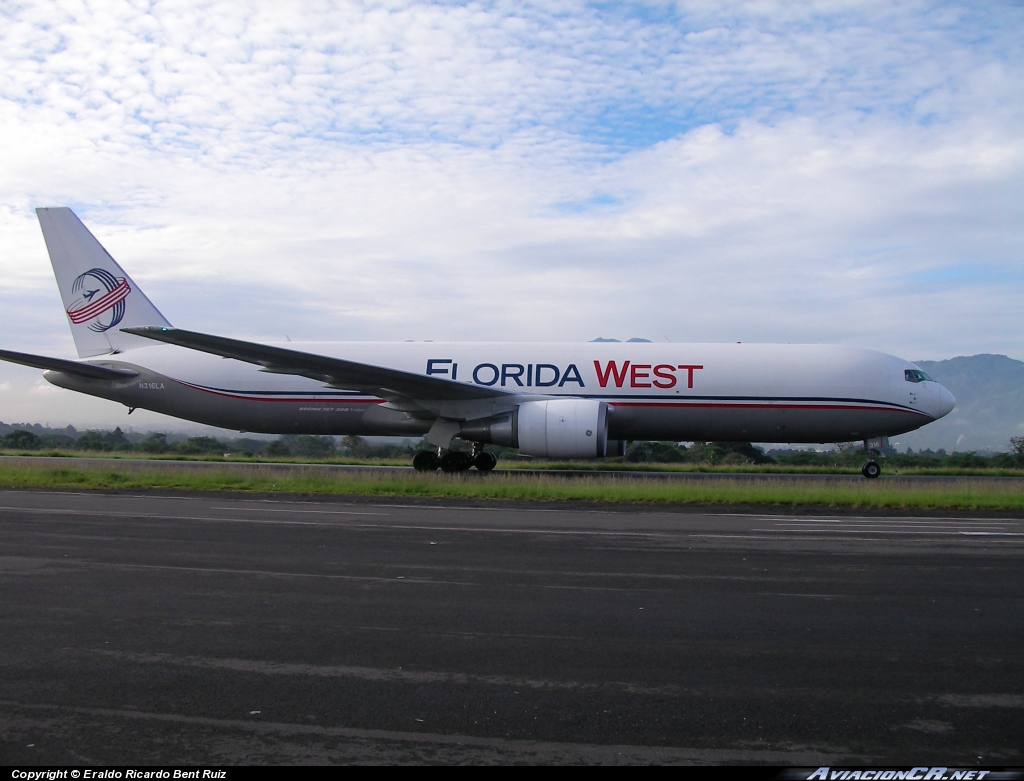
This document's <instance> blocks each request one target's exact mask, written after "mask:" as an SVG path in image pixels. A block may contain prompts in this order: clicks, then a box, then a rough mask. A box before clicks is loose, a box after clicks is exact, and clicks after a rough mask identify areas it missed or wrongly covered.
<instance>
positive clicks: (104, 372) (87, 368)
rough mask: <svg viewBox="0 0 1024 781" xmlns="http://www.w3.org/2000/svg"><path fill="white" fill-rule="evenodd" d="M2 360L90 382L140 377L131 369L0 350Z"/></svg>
mask: <svg viewBox="0 0 1024 781" xmlns="http://www.w3.org/2000/svg"><path fill="white" fill-rule="evenodd" d="M0 360H3V361H10V362H11V363H20V364H21V365H22V366H32V367H33V368H36V369H51V370H53V371H57V372H63V373H64V374H77V375H78V376H79V377H88V378H89V379H90V380H124V379H127V378H128V377H135V376H136V375H138V372H136V371H132V370H131V369H114V368H111V367H109V366H96V365H94V364H91V363H79V362H78V361H67V360H64V359H63V358H47V357H46V356H45V355H30V354H29V353H16V352H11V351H10V350H0Z"/></svg>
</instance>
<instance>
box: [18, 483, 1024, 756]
mask: <svg viewBox="0 0 1024 781" xmlns="http://www.w3.org/2000/svg"><path fill="white" fill-rule="evenodd" d="M0 541H2V548H0V588H2V591H0V593H2V595H3V598H2V600H0V665H2V670H3V674H2V677H0V762H2V763H5V764H28V763H32V764H54V763H60V764H69V763H70V764H77V763H83V764H89V763H92V764H132V763H137V764H142V763H144V764H208V765H209V764H218V765H225V766H226V765H234V764H283V763H288V764H303V763H308V764H327V763H471V764H497V763H502V764H504V763H562V764H567V763H585V764H641V763H680V764H686V763H698V764H714V763H751V764H771V765H790V766H808V765H810V766H818V765H821V764H828V765H839V764H843V763H846V764H865V763H866V764H873V765H874V764H883V763H888V764H899V765H903V764H907V765H922V764H946V765H950V766H953V765H974V764H983V765H1021V764H1024V758H1022V749H1024V741H1022V739H1021V736H1022V735H1024V567H1022V566H1021V565H1022V559H1024V519H1021V518H1016V517H1008V516H1006V515H1005V514H1004V515H1003V516H1001V517H995V516H972V515H971V514H969V513H968V514H965V513H960V514H955V515H943V514H941V513H937V514H934V515H932V516H920V515H918V516H914V517H902V516H898V515H892V514H890V515H886V516H875V515H854V514H850V513H846V514H842V515H830V514H827V513H822V512H818V511H805V512H803V513H801V514H799V515H788V514H780V513H777V512H768V513H762V512H758V511H756V510H755V511H748V510H743V509H736V510H734V511H733V512H729V511H724V512H723V511H719V510H716V511H708V510H701V509H699V508H696V509H695V508H674V507H669V508H664V507H662V508H657V509H652V508H639V509H637V508H631V509H608V508H599V507H596V506H591V507H588V506H582V505H559V506H553V505H552V506H546V505H536V504H529V503H490V504H488V503H478V504H476V505H475V506H471V505H469V504H467V503H465V502H458V501H453V502H446V503H436V502H434V503H432V502H426V501H420V502H412V501H410V502H394V501H391V502H388V501H380V500H369V499H367V500H351V499H331V498H327V499H318V500H303V499H300V498H287V497H285V498H281V497H265V498H251V497H249V498H244V497H243V498H240V497H238V496H234V495H228V494H191V495H190V494H178V495H170V494H157V493H120V494H117V493H99V492H83V493H71V492H18V491H4V492H0Z"/></svg>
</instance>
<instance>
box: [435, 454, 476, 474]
mask: <svg viewBox="0 0 1024 781" xmlns="http://www.w3.org/2000/svg"><path fill="white" fill-rule="evenodd" d="M472 465H473V464H472V461H471V460H470V458H469V453H463V452H461V451H459V450H449V451H447V452H446V453H445V454H444V455H442V456H441V471H442V472H448V473H452V472H465V471H466V470H467V469H469V468H470V467H471V466H472Z"/></svg>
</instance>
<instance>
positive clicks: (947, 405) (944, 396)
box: [935, 385, 956, 420]
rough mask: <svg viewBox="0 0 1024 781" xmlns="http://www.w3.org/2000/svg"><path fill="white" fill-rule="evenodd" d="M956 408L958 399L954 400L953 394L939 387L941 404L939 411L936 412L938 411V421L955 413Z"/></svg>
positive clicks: (936, 416)
mask: <svg viewBox="0 0 1024 781" xmlns="http://www.w3.org/2000/svg"><path fill="white" fill-rule="evenodd" d="M955 406H956V399H955V398H953V394H952V393H950V392H949V391H948V390H946V389H945V388H944V387H943V386H941V385H940V386H939V403H938V407H937V409H936V410H935V411H936V415H935V418H936V420H937V419H938V418H944V417H946V415H948V414H949V413H950V412H952V411H953V407H955Z"/></svg>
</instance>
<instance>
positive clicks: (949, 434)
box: [892, 355, 1024, 453]
mask: <svg viewBox="0 0 1024 781" xmlns="http://www.w3.org/2000/svg"><path fill="white" fill-rule="evenodd" d="M915 363H916V364H917V365H918V366H920V367H921V368H922V369H923V370H924V371H926V372H928V374H929V375H931V377H932V378H933V379H934V380H935V381H936V382H939V383H942V384H943V385H945V386H946V387H947V388H949V390H950V392H952V394H953V395H954V396H956V409H954V410H953V411H952V412H951V413H949V414H948V415H947V416H946V417H944V418H942V419H941V420H939V421H936V422H935V423H930V424H928V425H927V426H925V427H924V428H922V429H918V430H917V431H912V432H911V433H909V434H901V435H900V436H898V437H892V442H893V445H894V447H896V449H897V450H899V451H901V452H902V451H904V450H906V449H907V448H908V447H912V448H913V449H914V450H920V449H923V448H931V449H932V450H938V449H939V448H940V447H941V448H945V449H946V451H947V452H953V451H954V450H955V451H956V452H958V453H963V452H967V451H972V450H973V451H977V452H981V451H986V450H989V451H1007V450H1009V449H1010V437H1019V436H1024V361H1017V360H1014V359H1013V358H1007V357H1006V356H1005V355H968V356H961V357H959V358H948V359H946V360H944V361H915Z"/></svg>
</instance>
